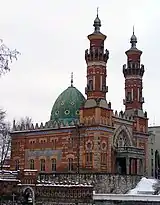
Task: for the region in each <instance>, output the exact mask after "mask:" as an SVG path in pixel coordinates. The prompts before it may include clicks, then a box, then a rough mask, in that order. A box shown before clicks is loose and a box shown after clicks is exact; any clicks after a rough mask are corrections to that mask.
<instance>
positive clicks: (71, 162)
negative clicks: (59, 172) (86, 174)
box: [68, 158, 73, 171]
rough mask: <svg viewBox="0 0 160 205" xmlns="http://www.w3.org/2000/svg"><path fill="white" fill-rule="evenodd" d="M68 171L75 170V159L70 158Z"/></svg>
mask: <svg viewBox="0 0 160 205" xmlns="http://www.w3.org/2000/svg"><path fill="white" fill-rule="evenodd" d="M68 171H73V159H72V158H68Z"/></svg>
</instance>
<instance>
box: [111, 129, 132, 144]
mask: <svg viewBox="0 0 160 205" xmlns="http://www.w3.org/2000/svg"><path fill="white" fill-rule="evenodd" d="M119 140H123V141H124V143H126V145H127V146H133V141H132V135H131V133H130V131H129V130H128V128H127V127H126V126H125V125H122V126H120V127H118V129H116V131H115V133H114V136H113V141H112V143H113V146H115V147H117V143H118V142H119ZM123 145H124V144H123Z"/></svg>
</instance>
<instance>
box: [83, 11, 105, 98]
mask: <svg viewBox="0 0 160 205" xmlns="http://www.w3.org/2000/svg"><path fill="white" fill-rule="evenodd" d="M93 26H94V32H93V33H92V34H90V35H89V36H88V39H89V41H90V48H89V50H88V49H87V50H86V51H85V60H86V64H87V87H86V88H85V93H86V94H87V99H105V98H106V92H108V87H107V86H106V76H107V71H106V63H107V60H108V58H109V52H108V50H104V41H105V39H106V36H105V35H104V34H102V33H101V32H100V27H101V20H100V19H99V16H98V9H97V16H96V19H95V20H94V24H93Z"/></svg>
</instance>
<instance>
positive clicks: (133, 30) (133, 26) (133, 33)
mask: <svg viewBox="0 0 160 205" xmlns="http://www.w3.org/2000/svg"><path fill="white" fill-rule="evenodd" d="M133 35H134V25H133Z"/></svg>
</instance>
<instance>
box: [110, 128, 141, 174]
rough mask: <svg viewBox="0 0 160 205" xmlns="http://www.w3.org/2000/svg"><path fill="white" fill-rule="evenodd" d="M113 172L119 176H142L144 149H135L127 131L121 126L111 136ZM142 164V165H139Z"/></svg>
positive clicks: (131, 137)
mask: <svg viewBox="0 0 160 205" xmlns="http://www.w3.org/2000/svg"><path fill="white" fill-rule="evenodd" d="M113 150H114V160H113V167H114V171H115V172H117V173H119V174H143V173H141V172H142V170H143V169H141V168H140V166H141V167H143V161H144V156H145V153H144V149H143V148H140V147H137V146H136V143H135V142H134V140H133V136H132V134H131V133H130V131H129V129H128V128H127V127H126V126H124V125H122V126H120V127H119V128H118V129H117V130H116V131H115V134H114V136H113ZM141 164H142V165H141Z"/></svg>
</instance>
